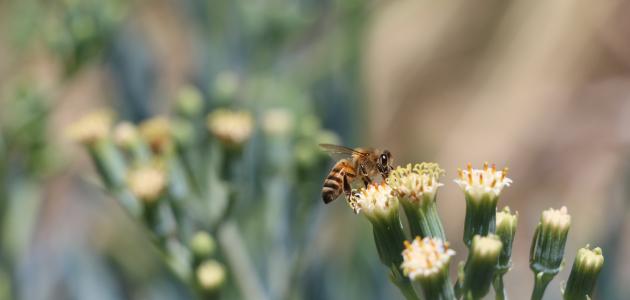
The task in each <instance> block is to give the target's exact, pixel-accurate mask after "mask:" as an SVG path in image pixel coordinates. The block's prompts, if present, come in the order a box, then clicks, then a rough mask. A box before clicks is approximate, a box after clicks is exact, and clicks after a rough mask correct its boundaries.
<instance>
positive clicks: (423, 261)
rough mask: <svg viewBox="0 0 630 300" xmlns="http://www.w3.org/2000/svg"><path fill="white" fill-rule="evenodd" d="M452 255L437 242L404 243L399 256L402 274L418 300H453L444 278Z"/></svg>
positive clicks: (422, 240) (417, 240)
mask: <svg viewBox="0 0 630 300" xmlns="http://www.w3.org/2000/svg"><path fill="white" fill-rule="evenodd" d="M454 255H455V251H453V250H451V249H449V248H448V243H444V242H442V240H440V239H437V238H429V237H425V238H424V239H420V237H416V239H415V240H414V241H413V242H412V243H409V242H408V241H405V250H404V251H403V252H402V256H403V263H402V265H401V266H400V267H401V268H402V270H403V274H404V275H405V276H408V277H409V279H410V280H411V282H412V285H413V287H414V289H415V291H416V294H417V295H418V297H419V298H421V299H445V300H451V299H454V298H455V295H454V292H453V286H452V285H451V281H450V279H449V277H448V268H449V264H450V261H451V257H452V256H454Z"/></svg>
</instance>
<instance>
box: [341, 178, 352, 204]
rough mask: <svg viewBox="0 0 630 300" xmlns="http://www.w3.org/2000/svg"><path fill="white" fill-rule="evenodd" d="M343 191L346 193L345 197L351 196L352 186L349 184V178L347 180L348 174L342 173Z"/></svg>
mask: <svg viewBox="0 0 630 300" xmlns="http://www.w3.org/2000/svg"><path fill="white" fill-rule="evenodd" d="M343 192H344V194H346V199H350V197H351V196H352V187H351V186H350V180H348V175H345V174H344V175H343Z"/></svg>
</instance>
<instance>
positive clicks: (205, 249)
mask: <svg viewBox="0 0 630 300" xmlns="http://www.w3.org/2000/svg"><path fill="white" fill-rule="evenodd" d="M216 248H217V245H216V242H215V240H214V238H212V236H211V235H210V234H209V233H207V232H205V231H197V232H196V233H195V235H193V237H192V239H191V240H190V249H191V250H192V252H193V254H195V256H197V257H200V258H206V257H208V256H210V255H212V254H213V253H214V252H215V250H216Z"/></svg>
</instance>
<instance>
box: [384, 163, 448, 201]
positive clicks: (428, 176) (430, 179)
mask: <svg viewBox="0 0 630 300" xmlns="http://www.w3.org/2000/svg"><path fill="white" fill-rule="evenodd" d="M443 172H444V170H442V169H440V167H439V166H438V164H436V163H421V164H415V165H414V166H413V168H412V166H411V164H408V165H407V166H406V167H400V166H399V167H397V168H396V169H395V170H394V171H392V172H391V174H390V175H389V177H388V178H387V183H388V184H389V185H390V186H391V187H392V189H393V191H394V194H395V195H396V196H398V197H401V198H408V199H410V200H411V201H414V202H419V201H421V199H423V198H425V197H426V198H425V199H427V198H428V200H433V199H434V196H435V194H436V192H437V189H438V187H440V186H442V185H443V184H442V183H440V182H438V178H439V176H440V175H441V174H442V173H443Z"/></svg>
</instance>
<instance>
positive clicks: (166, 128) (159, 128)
mask: <svg viewBox="0 0 630 300" xmlns="http://www.w3.org/2000/svg"><path fill="white" fill-rule="evenodd" d="M140 135H141V136H142V138H144V140H145V141H147V143H148V144H149V146H150V147H151V150H153V152H155V153H159V154H162V153H167V152H168V151H170V150H171V149H172V146H173V143H172V139H171V123H170V121H169V119H168V118H166V117H153V118H151V119H149V120H146V121H144V122H142V123H141V124H140Z"/></svg>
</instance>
